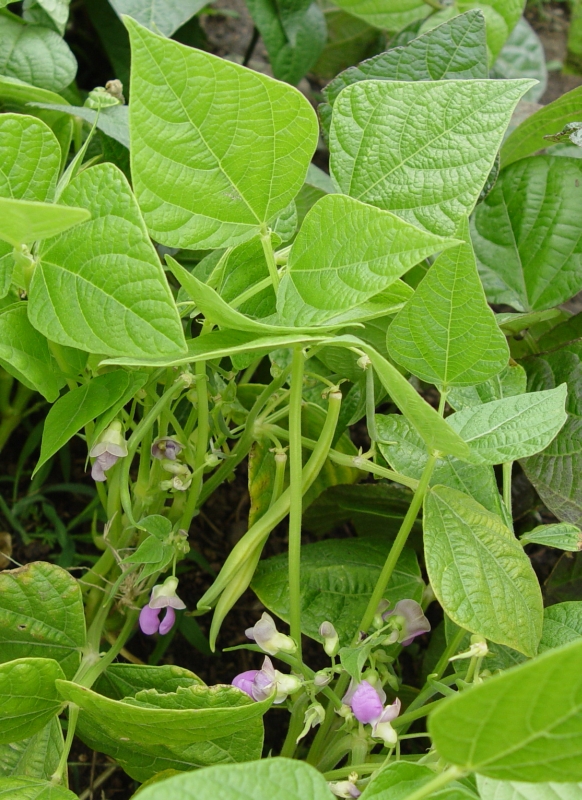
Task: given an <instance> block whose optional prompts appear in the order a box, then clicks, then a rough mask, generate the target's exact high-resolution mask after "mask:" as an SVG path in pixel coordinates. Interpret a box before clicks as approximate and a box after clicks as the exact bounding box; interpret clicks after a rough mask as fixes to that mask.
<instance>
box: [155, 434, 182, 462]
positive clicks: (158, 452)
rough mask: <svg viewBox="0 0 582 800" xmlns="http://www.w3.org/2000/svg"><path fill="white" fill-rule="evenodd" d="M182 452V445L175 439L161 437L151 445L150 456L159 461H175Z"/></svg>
mask: <svg viewBox="0 0 582 800" xmlns="http://www.w3.org/2000/svg"><path fill="white" fill-rule="evenodd" d="M182 450H183V448H182V445H181V444H180V442H179V441H178V440H177V439H173V438H172V437H171V436H163V437H162V438H161V439H157V440H156V441H155V442H154V443H153V444H152V450H151V452H152V456H153V457H154V458H157V459H159V460H160V461H161V460H162V459H168V458H169V459H170V460H171V461H175V460H176V456H177V455H179V454H180V453H181V452H182Z"/></svg>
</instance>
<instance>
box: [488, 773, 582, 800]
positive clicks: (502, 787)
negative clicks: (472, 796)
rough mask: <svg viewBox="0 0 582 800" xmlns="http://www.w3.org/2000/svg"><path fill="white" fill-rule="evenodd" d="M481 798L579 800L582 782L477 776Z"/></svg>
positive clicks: (501, 799)
mask: <svg viewBox="0 0 582 800" xmlns="http://www.w3.org/2000/svg"><path fill="white" fill-rule="evenodd" d="M477 786H478V788H479V795H480V797H481V800H579V798H580V796H581V795H582V783H523V782H521V781H496V780H494V779H493V778H482V777H481V776H479V777H478V778H477Z"/></svg>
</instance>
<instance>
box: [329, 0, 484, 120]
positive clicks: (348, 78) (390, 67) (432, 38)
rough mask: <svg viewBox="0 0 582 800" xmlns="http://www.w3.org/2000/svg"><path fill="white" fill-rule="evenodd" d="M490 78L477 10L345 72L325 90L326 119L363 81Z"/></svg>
mask: <svg viewBox="0 0 582 800" xmlns="http://www.w3.org/2000/svg"><path fill="white" fill-rule="evenodd" d="M488 77H489V70H488V68H487V45H486V43H485V20H484V18H483V14H482V13H481V11H479V10H478V9H474V10H471V11H467V13H466V14H459V15H458V16H456V17H454V18H453V19H451V20H448V21H447V22H444V23H443V24H442V25H439V26H438V27H436V28H433V29H432V30H430V31H428V32H427V33H424V34H422V36H419V37H418V38H416V39H413V40H412V41H411V42H409V43H408V44H406V45H402V46H400V47H392V48H390V50H387V51H386V52H385V53H380V54H379V55H376V56H373V57H372V58H369V59H367V60H366V61H363V62H362V63H361V64H358V65H357V66H355V67H352V66H350V68H349V69H347V70H345V71H344V72H341V73H340V74H339V75H337V77H335V78H334V79H333V80H332V81H330V83H328V84H327V86H326V87H325V89H324V90H323V96H324V97H325V99H326V104H327V105H328V107H329V110H327V109H326V110H325V111H324V117H327V116H328V115H330V114H331V107H333V105H334V103H335V101H336V99H337V96H338V94H339V93H340V92H341V90H342V89H344V88H345V87H346V86H351V84H353V83H358V82H359V81H367V80H383V81H388V80H394V81H440V80H444V79H457V80H460V79H470V78H488ZM320 110H321V108H320ZM324 127H325V125H324ZM328 132H329V128H328Z"/></svg>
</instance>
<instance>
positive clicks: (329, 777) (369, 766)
mask: <svg viewBox="0 0 582 800" xmlns="http://www.w3.org/2000/svg"><path fill="white" fill-rule="evenodd" d="M383 761H384V758H381V759H378V760H377V761H374V762H370V763H366V764H352V765H351V766H349V767H340V768H339V769H333V770H331V771H330V772H326V773H325V774H324V776H323V777H324V778H325V780H326V781H338V780H341V779H342V778H347V777H348V775H349V774H350V773H352V772H357V773H358V775H367V774H368V773H370V772H375V771H376V770H377V769H378V767H379V766H381V765H382V762H383Z"/></svg>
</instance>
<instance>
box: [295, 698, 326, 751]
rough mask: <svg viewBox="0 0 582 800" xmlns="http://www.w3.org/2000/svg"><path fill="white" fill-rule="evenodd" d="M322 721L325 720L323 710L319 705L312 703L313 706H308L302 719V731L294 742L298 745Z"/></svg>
mask: <svg viewBox="0 0 582 800" xmlns="http://www.w3.org/2000/svg"><path fill="white" fill-rule="evenodd" d="M324 719H325V709H324V707H323V706H322V705H321V703H314V704H313V705H311V706H309V708H308V709H307V711H306V712H305V716H304V718H303V721H304V723H305V724H304V727H303V730H302V731H301V733H300V734H299V736H298V737H297V739H296V740H295V742H296V743H299V741H300V740H301V739H303V737H304V736H307V734H308V733H309V731H310V730H311V728H315V726H316V725H321V723H322V722H323V720H324Z"/></svg>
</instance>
